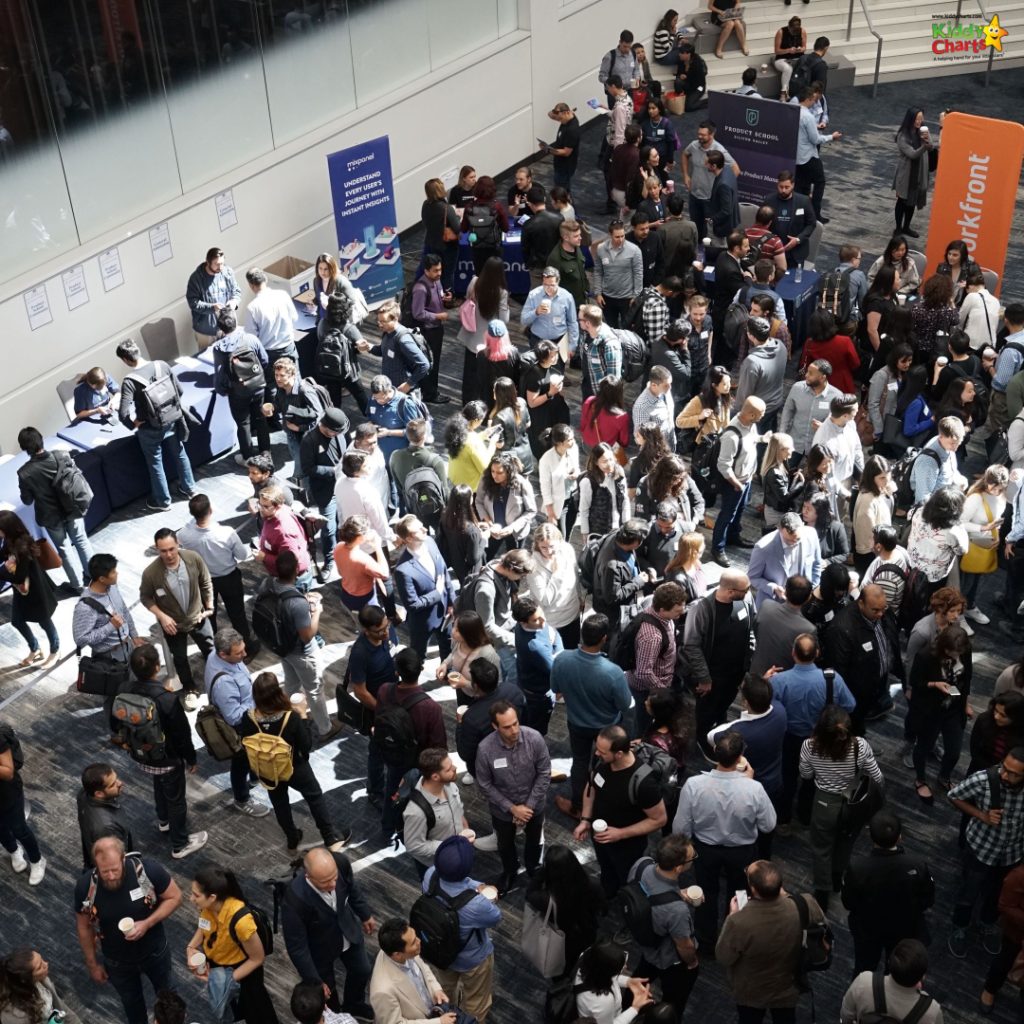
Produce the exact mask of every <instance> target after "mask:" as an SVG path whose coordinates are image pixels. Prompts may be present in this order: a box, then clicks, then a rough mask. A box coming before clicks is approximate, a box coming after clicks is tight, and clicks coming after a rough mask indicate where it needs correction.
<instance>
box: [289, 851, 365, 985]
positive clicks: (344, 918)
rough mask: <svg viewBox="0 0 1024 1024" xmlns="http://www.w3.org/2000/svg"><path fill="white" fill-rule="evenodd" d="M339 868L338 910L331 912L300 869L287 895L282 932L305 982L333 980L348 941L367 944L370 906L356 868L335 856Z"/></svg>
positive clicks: (336, 889) (355, 943)
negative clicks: (365, 923) (365, 925)
mask: <svg viewBox="0 0 1024 1024" xmlns="http://www.w3.org/2000/svg"><path fill="white" fill-rule="evenodd" d="M331 856H332V857H334V862H335V863H336V864H337V865H338V881H337V884H336V886H335V889H334V893H335V897H336V899H337V904H338V906H337V910H331V908H330V906H328V904H327V903H326V902H325V901H324V899H323V897H321V896H320V895H319V894H318V893H316V892H315V891H314V890H313V887H312V886H311V885H310V884H309V883H308V882H307V881H306V872H305V869H300V870H299V872H298V873H297V874H296V875H295V877H294V878H293V879H292V880H291V884H290V885H289V886H288V889H287V890H286V892H285V897H284V903H283V905H282V911H281V929H282V932H283V934H284V944H285V948H286V949H287V950H288V958H289V959H290V960H291V962H292V963H293V964H294V965H295V970H296V971H298V973H299V977H301V978H302V980H303V981H322V980H324V979H325V978H330V977H332V976H333V970H334V967H333V965H334V961H335V959H336V958H337V957H338V956H339V955H340V953H341V951H342V947H343V946H344V940H345V939H348V941H349V943H350V944H351V945H353V946H360V945H362V943H363V928H362V922H363V921H367V920H369V919H370V917H372V916H373V915H372V912H371V911H370V905H369V904H368V903H367V902H366V898H365V896H364V895H363V893H362V890H361V889H360V888H359V886H358V885H357V884H356V880H355V878H354V877H353V875H352V865H351V864H350V863H349V860H348V858H347V857H346V856H345V855H344V854H341V853H334V854H331Z"/></svg>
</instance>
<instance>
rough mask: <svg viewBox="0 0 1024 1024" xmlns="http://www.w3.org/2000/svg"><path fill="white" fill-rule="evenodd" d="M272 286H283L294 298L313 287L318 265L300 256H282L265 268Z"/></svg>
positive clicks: (268, 281)
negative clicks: (314, 274)
mask: <svg viewBox="0 0 1024 1024" xmlns="http://www.w3.org/2000/svg"><path fill="white" fill-rule="evenodd" d="M263 270H264V272H265V273H266V275H267V283H268V284H269V285H270V287H271V288H282V289H284V290H285V291H286V292H287V293H288V294H289V295H291V296H292V298H294V297H295V296H296V295H298V294H299V292H303V291H308V290H309V289H311V288H312V287H313V273H314V271H315V270H316V265H315V264H313V263H310V262H309V260H303V259H299V257H298V256H282V257H281V258H280V259H279V260H274V262H273V263H270V264H268V265H267V266H265V267H264V268H263Z"/></svg>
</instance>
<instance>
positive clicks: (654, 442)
mask: <svg viewBox="0 0 1024 1024" xmlns="http://www.w3.org/2000/svg"><path fill="white" fill-rule="evenodd" d="M636 432H637V434H638V435H639V436H640V437H642V438H643V442H644V443H643V444H642V445H641V446H640V451H639V452H637V454H636V455H635V456H634V462H635V463H637V464H638V465H639V466H640V467H641V469H643V472H642V473H641V474H640V476H646V475H647V474H648V473H650V471H651V470H652V469H653V468H654V467H655V466H656V465H657V464H658V463H659V462H660V461H661V460H662V459H663V458H664V457H665V456H666V455H669V454H670V452H669V450H668V444H667V443H666V442H665V435H664V434H663V433H662V431H661V426H660V425H659V424H658V423H657V422H655V421H654V420H651V421H650V422H649V423H644V424H643V425H642V426H640V427H637V431H636Z"/></svg>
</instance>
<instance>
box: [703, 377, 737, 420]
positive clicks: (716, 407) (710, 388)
mask: <svg viewBox="0 0 1024 1024" xmlns="http://www.w3.org/2000/svg"><path fill="white" fill-rule="evenodd" d="M729 376H730V374H729V371H728V370H727V369H726V368H725V367H724V366H712V367H711V369H709V370H708V382H707V384H705V385H704V390H703V391H701V393H700V404H701V406H703V408H705V409H710V410H711V411H712V412H713V413H714V414H715V415H716V416H717V417H718V419H720V420H724V419H728V417H729V412H730V410H731V409H732V392H731V391H727V392H726V393H725V394H724V395H719V394H717V393H716V392H715V388H716V387H717V386H718V385H719V384H721V383H722V379H723V378H724V377H729Z"/></svg>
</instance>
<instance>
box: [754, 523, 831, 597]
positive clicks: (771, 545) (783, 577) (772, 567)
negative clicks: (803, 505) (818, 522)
mask: <svg viewBox="0 0 1024 1024" xmlns="http://www.w3.org/2000/svg"><path fill="white" fill-rule="evenodd" d="M747 575H748V576H749V577H750V585H751V586H752V587H753V588H754V591H755V594H756V601H757V610H758V611H760V610H761V606H762V605H763V604H764V603H765V601H779V602H780V603H781V602H783V601H785V600H786V581H787V580H788V579H789V578H790V577H791V576H804V577H806V578H807V579H808V580H810V582H811V586H812V587H816V586H817V585H818V581H819V580H820V579H821V545H820V544H819V543H818V534H817V532H816V531H815V529H814V527H813V526H805V525H804V523H803V520H802V519H801V518H800V517H799V516H798V515H797V514H796V513H795V512H787V513H786V514H785V515H784V516H783V517H782V519H781V520H780V521H779V527H778V529H777V530H772V532H771V533H768V534H765V536H763V537H762V538H761V539H760V540H759V541H758V542H757V543H756V544H755V545H754V550H753V551H752V552H751V553H750V565H749V567H748V569H747Z"/></svg>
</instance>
